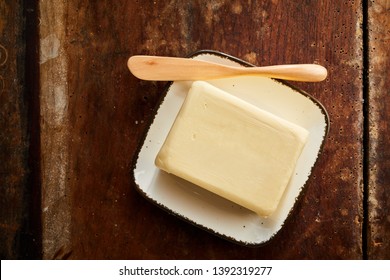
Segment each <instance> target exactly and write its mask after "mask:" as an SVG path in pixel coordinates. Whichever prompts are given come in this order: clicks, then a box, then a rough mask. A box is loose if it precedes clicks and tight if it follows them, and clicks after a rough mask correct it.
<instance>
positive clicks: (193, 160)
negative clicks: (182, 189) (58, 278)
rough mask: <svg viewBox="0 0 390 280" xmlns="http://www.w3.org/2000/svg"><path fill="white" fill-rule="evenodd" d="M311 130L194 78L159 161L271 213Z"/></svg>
mask: <svg viewBox="0 0 390 280" xmlns="http://www.w3.org/2000/svg"><path fill="white" fill-rule="evenodd" d="M308 134H309V133H308V131H307V130H306V129H304V128H302V127H300V126H298V125H296V124H293V123H291V122H288V121H286V120H284V119H282V118H280V117H277V116H275V115H273V114H271V113H269V112H267V111H264V110H261V109H259V108H258V107H256V106H254V105H252V104H250V103H248V102H246V101H244V100H242V99H240V98H238V97H235V96H233V95H231V94H229V93H227V92H225V91H223V90H221V89H219V88H216V87H214V86H212V85H211V84H209V83H207V82H203V81H196V82H194V83H193V84H192V87H191V89H190V90H189V92H188V95H187V97H186V99H185V101H184V103H183V105H182V107H181V109H180V111H179V113H178V115H177V117H176V119H175V122H174V124H173V125H172V127H171V129H170V131H169V133H168V136H167V138H166V139H165V142H164V143H163V145H162V147H161V149H160V151H159V153H158V154H157V157H156V160H155V164H156V166H157V167H158V168H160V169H162V170H164V171H166V172H168V173H171V174H174V175H176V176H178V177H181V178H183V179H185V180H187V181H190V182H192V183H194V184H196V185H198V186H200V187H202V188H205V189H207V190H209V191H211V192H213V193H215V194H217V195H219V196H222V197H224V198H226V199H228V200H230V201H233V202H235V203H237V204H239V205H241V206H242V207H245V208H247V209H250V210H252V211H254V212H256V213H257V214H258V215H260V216H264V217H267V216H269V215H271V214H272V213H273V212H274V211H275V210H276V209H277V207H278V204H279V202H280V199H281V197H282V195H283V192H284V191H285V189H286V186H287V185H288V183H289V180H290V178H291V176H292V174H293V172H294V170H295V166H296V162H297V160H298V158H299V156H300V154H301V151H302V149H303V147H304V145H305V143H306V140H307V138H308Z"/></svg>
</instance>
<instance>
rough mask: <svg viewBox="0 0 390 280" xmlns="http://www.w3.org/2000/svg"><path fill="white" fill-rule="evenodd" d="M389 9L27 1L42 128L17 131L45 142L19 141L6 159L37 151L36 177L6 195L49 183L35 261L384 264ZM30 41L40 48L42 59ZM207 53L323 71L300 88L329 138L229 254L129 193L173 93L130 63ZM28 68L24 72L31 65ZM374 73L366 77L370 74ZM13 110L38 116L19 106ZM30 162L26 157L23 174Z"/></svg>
mask: <svg viewBox="0 0 390 280" xmlns="http://www.w3.org/2000/svg"><path fill="white" fill-rule="evenodd" d="M3 2H4V3H6V4H7V1H3ZM3 2H2V3H3ZM8 2H9V1H8ZM387 2H388V1H375V3H374V2H368V4H366V3H364V4H363V3H362V1H301V3H294V2H292V1H284V0H283V1H282V0H279V1H277V0H274V1H250V0H248V1H222V0H221V1H201V0H198V1H175V0H172V1H148V0H145V1H127V0H118V1H81V0H70V1H67V2H64V1H60V0H55V1H43V0H42V1H38V2H36V4H35V6H34V5H32V4H30V5H31V7H29V9H30V10H29V11H30V12H31V14H30V15H27V17H34V16H35V17H38V15H39V21H40V24H39V27H37V28H38V29H37V30H36V32H37V36H38V37H39V43H38V41H35V40H34V36H31V37H28V36H27V38H26V40H27V44H26V45H28V46H29V48H27V51H26V53H27V59H30V60H31V59H32V60H33V61H34V59H35V60H36V61H35V62H37V63H39V64H37V65H38V67H37V68H38V69H39V71H38V72H39V75H35V76H31V75H26V77H28V78H27V81H29V82H30V83H34V79H35V80H37V81H39V83H38V85H39V88H38V87H37V89H36V90H35V91H34V92H32V93H31V95H32V96H33V97H32V98H30V99H29V101H28V104H32V105H31V107H32V109H31V110H30V112H32V113H31V114H30V115H29V116H30V117H32V118H34V116H35V118H37V116H38V120H39V124H40V125H39V126H38V127H35V126H34V122H33V125H30V127H34V128H36V129H34V130H32V129H30V130H29V128H28V127H29V126H19V127H18V128H16V129H15V131H13V132H12V134H13V135H16V133H20V130H21V131H22V132H23V131H24V133H25V134H26V135H30V134H32V135H33V137H32V140H34V139H36V136H34V135H35V134H34V133H33V131H37V130H38V131H39V142H37V141H32V142H27V143H24V144H19V143H17V142H15V141H9V142H4V143H2V147H1V148H2V151H3V150H4V151H5V150H6V149H12V150H14V149H16V148H17V149H20V147H22V148H23V147H24V149H27V148H25V147H26V145H27V146H28V145H30V146H31V147H30V148H29V149H27V150H22V151H21V152H20V158H18V159H17V162H19V163H20V162H21V163H24V164H25V165H24V168H30V169H31V170H32V174H35V176H31V178H30V177H28V178H27V179H25V181H27V182H25V181H22V182H17V183H11V182H10V181H7V180H5V181H4V184H3V183H2V185H4V187H3V186H2V193H3V189H4V190H11V191H12V190H15V191H16V190H20V191H22V192H23V191H25V189H26V188H27V186H36V185H37V184H38V183H39V187H40V188H39V189H38V188H36V187H34V188H33V194H35V195H36V194H39V197H40V201H39V202H40V207H39V209H36V208H38V207H36V208H35V209H34V210H36V211H39V213H41V216H39V217H40V219H37V218H36V217H35V216H34V217H32V218H34V219H32V222H31V223H30V224H32V225H35V226H36V227H38V228H39V229H38V230H35V231H33V234H34V236H35V237H36V238H37V239H39V240H40V242H41V243H39V242H38V244H40V247H41V248H40V250H39V252H38V253H35V255H34V256H36V257H42V258H45V259H52V258H70V259H362V258H372V259H375V258H388V257H389V254H388V251H389V250H388V249H389V246H390V245H389V244H390V243H389V241H388V239H389V238H388V234H389V233H388V232H389V230H390V225H389V218H388V216H389V214H388V210H387V208H388V206H389V204H390V203H389V201H388V199H387V197H388V196H389V195H388V194H387V193H386V185H387V183H388V182H389V179H390V178H389V175H388V174H387V173H386V172H387V170H388V168H387V167H389V157H388V150H389V144H388V143H389V141H387V138H386V137H388V136H387V133H386V131H388V128H389V126H388V124H387V120H388V117H389V113H388V112H389V110H388V109H386V106H387V105H386V102H383V101H384V99H386V98H387V99H388V97H387V95H388V94H387V93H388V86H389V85H388V83H389V79H388V78H387V76H388V75H387V74H386V70H387V69H388V68H389V59H388V56H385V55H384V54H386V45H387V44H386V42H387V41H388V40H389V34H388V29H389V28H388V27H389V23H388V21H387V19H388V13H389V8H390V7H388V6H389V4H388V3H387ZM8 5H10V4H8ZM13 5H15V6H14V7H18V5H21V4H20V3H18V4H13ZM378 5H379V6H378ZM24 8H25V7H24ZM21 9H22V8H19V11H20V10H21ZM32 11H35V12H32ZM386 16H387V17H386ZM1 17H2V18H3V14H2V15H1ZM14 20H15V19H14ZM16 20H17V19H16ZM3 21H4V20H3V19H2V21H1V22H3ZM31 22H33V20H31ZM20 26H23V22H20ZM37 26H38V25H37ZM0 27H1V25H0ZM367 27H369V28H367ZM366 28H367V30H366ZM30 32H34V29H32V30H30ZM6 34H8V33H6ZM11 34H14V33H10V34H8V35H6V36H8V37H10V36H13V35H11ZM2 40H3V39H2ZM20 42H21V43H20V44H21V46H23V41H20ZM0 43H1V44H3V42H0ZM29 43H35V45H39V48H40V52H39V54H40V55H39V59H37V56H36V55H34V49H33V48H32V47H31V45H30V44H29ZM33 45H34V44H33ZM31 48H32V49H31ZM201 49H212V50H217V51H221V52H224V53H228V54H230V55H233V56H236V57H238V58H241V59H243V60H246V61H248V62H250V63H253V64H256V65H271V64H282V63H318V64H321V65H324V66H325V67H327V68H328V70H329V76H328V78H327V79H326V81H324V82H320V83H297V82H295V83H293V84H294V85H296V86H299V87H300V88H302V89H303V90H305V91H307V92H308V93H310V94H311V95H313V96H314V97H316V98H317V99H318V100H319V101H320V102H322V103H323V104H324V106H325V107H326V109H327V111H328V113H329V117H330V121H331V126H330V132H329V135H328V137H327V139H326V143H325V146H324V150H323V153H322V154H321V157H320V159H319V162H318V164H317V165H316V166H315V168H314V170H313V176H312V177H311V178H310V179H309V182H308V184H307V188H306V191H305V193H304V195H303V197H302V199H301V200H299V201H298V202H297V207H296V209H295V210H294V213H293V215H292V216H291V217H290V218H289V219H288V220H287V222H286V224H285V226H284V227H283V229H282V230H281V232H280V234H278V235H277V236H276V237H275V238H274V239H273V240H272V241H270V242H269V243H268V244H266V245H264V246H262V247H257V248H248V247H243V246H240V245H236V244H232V243H230V242H228V241H225V240H222V239H220V238H218V237H216V236H213V235H211V234H210V233H208V232H205V231H203V230H201V229H198V228H195V227H193V226H192V225H190V224H188V223H186V222H184V221H182V220H179V219H178V218H176V217H174V216H172V215H170V214H168V213H166V212H164V211H162V210H161V209H159V208H158V207H156V206H154V205H152V204H151V203H149V202H148V201H146V200H145V199H144V198H143V197H141V196H140V195H139V194H138V193H137V192H136V190H135V188H134V183H133V182H132V181H131V178H132V177H131V175H130V172H131V168H132V158H133V156H134V155H135V152H136V147H137V145H139V142H140V140H141V139H142V135H143V133H144V131H145V129H146V128H147V127H146V126H147V123H148V122H149V121H150V120H151V118H153V110H154V108H155V106H157V105H158V100H159V96H160V94H161V92H162V91H163V89H164V87H165V85H166V83H164V82H146V81H140V80H138V79H136V78H135V77H133V76H132V75H131V74H130V73H129V71H128V69H127V67H126V61H127V59H128V57H130V56H131V55H135V54H153V55H169V56H187V55H188V54H190V53H192V52H194V51H197V50H201ZM28 50H30V51H28ZM22 52H23V49H22ZM14 57H15V56H14ZM378 57H382V59H378ZM26 65H27V66H26V68H27V69H30V68H34V67H35V65H36V64H34V63H33V62H30V64H29V63H27V64H26ZM368 66H369V67H370V68H369V70H370V71H367V69H365V68H364V67H368ZM0 67H3V66H0ZM29 67H30V68H29ZM0 70H1V71H3V70H2V69H1V68H0ZM1 73H2V75H3V76H4V74H3V72H1ZM22 76H23V75H22ZM17 77H19V76H17ZM23 77H25V76H23ZM32 88H34V87H32ZM21 91H23V89H21ZM2 94H3V92H2ZM2 96H3V95H2ZM2 98H3V97H2ZM364 99H365V100H364ZM363 101H365V102H363ZM37 104H38V105H37ZM34 108H35V109H34ZM37 108H38V109H39V110H38V112H39V113H38V112H37ZM15 114H16V115H17V116H19V117H21V118H22V119H24V120H25V121H26V119H28V118H27V115H26V113H25V112H24V110H19V111H16V112H15ZM2 116H3V113H2ZM3 125H4V126H5V127H7V126H6V125H8V124H6V123H4V124H3V123H2V126H3ZM20 127H21V128H20ZM35 133H36V132H35ZM2 135H3V134H2ZM4 135H5V134H4ZM23 145H24V146H23ZM25 155H27V158H30V161H27V162H25V160H26V157H24V156H25ZM37 155H39V162H38V163H37V162H35V161H34V159H36V158H38V157H37ZM29 162H30V163H29ZM3 166H6V164H4V163H2V164H1V167H2V168H3ZM37 166H38V167H37ZM17 171H18V168H16V167H12V168H11V169H10V171H7V172H8V173H5V174H6V175H7V174H16V177H17V178H19V177H18V176H17V175H18V173H17ZM2 177H4V178H7V177H6V176H2ZM2 179H3V178H2ZM31 180H32V181H33V182H30V181H31ZM4 193H6V192H4ZM3 196H4V197H5V200H4V201H5V202H6V204H4V205H7V206H1V209H2V211H3V209H6V208H10V206H13V207H11V208H12V209H13V211H14V212H13V213H26V212H27V213H30V212H29V211H26V210H20V209H27V208H28V207H30V208H31V206H32V205H35V204H34V203H36V200H34V199H32V200H31V199H30V200H27V201H25V200H23V197H22V195H20V194H19V195H17V197H16V200H17V201H18V203H20V205H17V204H12V202H11V201H9V200H8V201H6V199H9V198H8V196H7V195H3V194H2V197H3ZM2 199H3V198H2ZM26 204H27V206H26ZM23 205H24V206H23ZM23 207H27V208H23ZM23 211H24V212H23ZM3 213H5V214H4V215H3ZM3 216H4V218H3ZM1 217H2V221H1V223H2V228H1V230H2V231H3V232H5V233H6V235H5V236H6V238H8V239H9V238H11V237H14V238H16V240H18V238H19V242H20V240H21V237H19V236H17V235H16V234H15V232H16V231H15V230H14V231H12V232H11V233H9V232H6V230H7V229H8V228H7V227H8V226H9V225H10V222H12V221H10V220H9V219H8V218H7V217H10V214H9V213H6V212H2V215H1ZM7 219H8V220H7ZM14 221H15V222H16V223H17V224H18V225H19V224H21V223H22V222H20V219H16V220H15V219H14ZM24 223H25V222H24ZM9 242H10V240H6V239H4V240H3V239H2V244H1V247H2V248H10V249H2V254H3V255H4V256H5V257H7V258H23V257H24V256H23V255H22V254H21V253H20V252H21V251H20V248H19V247H9V246H10V245H9V244H10V243H9ZM3 244H4V245H3ZM7 246H8V247H7ZM35 247H36V246H35ZM31 248H32V249H31V250H33V248H34V246H32V247H31Z"/></svg>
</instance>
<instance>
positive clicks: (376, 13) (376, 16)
mask: <svg viewBox="0 0 390 280" xmlns="http://www.w3.org/2000/svg"><path fill="white" fill-rule="evenodd" d="M368 12H369V13H368V31H369V32H368V34H369V38H368V46H367V48H368V61H367V64H368V65H367V66H368V71H369V72H368V80H367V90H368V99H367V101H368V104H367V107H368V108H367V111H368V114H367V115H368V128H367V130H368V134H369V142H368V160H369V161H368V174H367V175H368V183H367V185H368V186H367V200H368V201H367V219H368V224H367V226H368V228H367V245H368V251H367V252H368V257H369V258H372V259H390V242H389V240H390V209H389V205H390V189H389V186H390V185H389V182H390V147H389V146H390V136H389V135H390V134H389V133H390V123H389V120H390V79H389V72H388V70H389V69H390V52H389V44H390V1H375V2H372V3H370V5H369V9H368Z"/></svg>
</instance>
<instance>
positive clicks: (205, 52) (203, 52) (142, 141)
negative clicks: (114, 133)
mask: <svg viewBox="0 0 390 280" xmlns="http://www.w3.org/2000/svg"><path fill="white" fill-rule="evenodd" d="M201 55H214V56H217V57H218V58H221V59H228V60H230V61H233V62H235V63H238V64H240V65H242V66H244V67H253V66H254V65H252V64H250V63H248V62H246V61H244V60H241V59H239V58H237V57H234V56H231V55H228V54H225V53H222V52H219V51H214V50H199V51H196V52H194V53H192V54H190V55H189V56H188V57H189V58H196V57H198V56H201ZM272 80H274V81H276V82H279V83H282V84H283V85H285V86H287V87H290V88H291V89H293V90H294V91H296V92H297V93H300V94H301V95H303V96H304V97H307V98H309V99H310V101H311V102H313V103H314V104H315V105H316V106H317V107H318V108H319V109H320V111H321V112H322V115H323V116H324V118H325V131H324V135H323V137H322V141H321V145H320V148H319V151H318V154H317V157H316V159H315V161H314V163H313V165H312V166H311V169H310V171H309V173H308V178H307V179H306V181H305V183H304V184H303V185H302V187H301V188H300V191H299V194H298V196H297V197H296V198H295V202H294V204H293V206H292V207H291V208H290V210H289V212H288V214H287V216H286V218H285V219H284V221H283V222H282V224H281V226H280V228H279V229H278V230H277V231H276V232H275V233H273V234H272V235H271V236H270V237H269V238H268V239H267V240H264V241H261V242H257V243H252V242H243V241H240V240H237V239H235V238H233V237H232V236H229V235H226V234H224V233H221V232H217V231H215V230H213V229H210V228H208V227H206V226H204V225H202V224H200V223H197V222H196V221H194V220H192V219H190V218H189V217H186V216H185V215H183V214H181V213H177V212H175V211H173V210H172V209H170V208H169V207H168V206H167V205H165V204H163V203H160V202H159V201H157V200H155V199H154V198H152V197H150V196H149V195H148V194H147V193H146V192H145V191H144V189H143V188H142V187H141V186H140V185H138V184H137V180H136V176H135V170H136V167H137V162H138V160H139V155H140V152H141V149H142V148H143V146H144V145H145V144H146V143H145V140H146V138H147V136H148V133H149V130H150V128H151V126H152V124H153V123H154V121H155V117H156V115H157V113H158V111H159V108H160V106H161V105H162V103H163V102H164V99H165V97H166V95H167V93H168V92H169V91H170V89H171V87H172V85H173V84H174V82H169V83H168V84H167V86H166V88H165V90H164V91H163V94H162V95H161V98H160V100H159V101H158V103H157V106H156V108H155V109H154V117H153V118H152V119H150V120H149V121H148V123H146V126H145V131H144V132H143V133H142V138H141V139H140V141H139V145H138V146H137V149H136V152H135V154H134V157H133V159H132V170H131V177H132V181H133V182H134V185H135V189H136V190H137V191H138V192H139V193H140V194H141V195H142V196H143V197H144V198H145V199H146V200H147V201H149V202H152V203H153V204H155V205H156V206H158V207H160V208H161V209H163V210H165V211H167V212H168V213H170V214H172V215H174V216H176V217H179V218H180V219H182V220H184V221H186V222H188V223H190V224H192V225H194V226H196V227H198V228H201V229H203V230H206V231H207V232H210V233H212V234H214V235H216V236H218V237H221V238H223V239H226V240H228V241H230V242H233V243H236V244H239V245H243V246H247V247H258V246H262V245H265V244H267V243H268V242H269V241H271V240H272V239H274V238H275V236H277V235H278V233H279V232H280V230H281V229H282V228H283V226H284V224H285V223H286V221H287V220H288V219H289V218H290V216H291V215H292V213H293V212H294V209H295V207H296V204H297V201H298V200H300V199H301V197H302V196H303V194H304V192H305V190H306V184H307V181H308V180H309V178H310V176H311V173H312V170H313V168H314V167H315V165H316V164H317V162H318V158H319V156H320V155H321V153H322V151H323V146H324V143H325V140H326V137H327V135H328V132H329V129H330V121H329V115H328V113H327V111H326V109H325V107H324V106H323V105H322V104H321V102H319V101H318V100H317V99H316V98H314V97H313V96H311V95H310V94H308V93H307V92H305V91H303V90H301V89H299V88H297V87H295V86H293V85H291V84H289V83H288V82H286V81H283V80H278V79H272ZM153 160H154V159H153Z"/></svg>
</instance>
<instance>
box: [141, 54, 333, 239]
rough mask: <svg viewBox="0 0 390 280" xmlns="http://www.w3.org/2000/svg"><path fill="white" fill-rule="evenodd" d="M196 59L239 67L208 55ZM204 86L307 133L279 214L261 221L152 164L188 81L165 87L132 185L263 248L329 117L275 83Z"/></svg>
mask: <svg viewBox="0 0 390 280" xmlns="http://www.w3.org/2000/svg"><path fill="white" fill-rule="evenodd" d="M194 59H200V60H207V61H213V62H218V63H224V64H228V65H238V64H237V63H236V62H234V61H233V60H229V59H226V58H222V57H220V56H217V55H213V54H206V53H204V54H200V55H197V56H196V57H195V58H194ZM208 82H209V83H211V84H213V85H214V86H216V87H219V88H221V89H223V90H225V91H227V92H229V93H231V94H233V95H236V96H237V97H239V98H242V99H244V100H246V101H248V102H250V103H252V104H254V105H256V106H258V107H259V108H262V109H264V110H267V111H269V112H271V113H273V114H275V115H277V116H280V117H282V118H284V119H286V120H289V121H291V122H293V123H296V124H298V125H300V126H302V127H304V128H306V129H307V130H308V131H309V133H310V134H309V138H308V142H307V144H306V146H305V147H304V149H303V151H302V154H301V156H300V158H299V160H298V163H297V166H296V170H295V172H294V174H293V177H292V178H291V180H290V183H289V185H288V186H287V189H286V191H285V193H284V196H283V198H282V200H281V202H280V205H279V208H278V209H277V211H276V212H275V213H274V214H273V215H272V216H270V217H268V218H262V217H259V216H257V215H256V214H255V213H253V212H251V211H249V210H246V209H244V208H242V207H240V206H238V205H236V204H234V203H231V202H229V201H227V200H225V199H223V198H220V197H217V196H216V195H215V194H213V193H210V192H208V191H206V190H204V189H202V188H200V187H198V186H195V185H193V184H191V183H189V182H187V181H185V180H182V179H180V178H178V177H175V176H173V175H170V174H167V173H165V172H162V171H160V170H159V169H158V168H157V167H156V166H155V165H154V160H155V157H156V155H157V153H158V151H159V149H160V147H161V145H162V144H163V142H164V140H165V138H166V136H167V134H168V132H169V129H170V127H171V126H172V124H173V122H174V120H175V117H176V115H177V113H178V111H179V109H180V107H181V104H182V103H183V101H184V98H185V96H186V93H187V92H188V90H189V88H190V86H191V82H174V83H173V84H172V85H171V87H170V88H169V90H168V93H167V95H166V97H165V99H164V101H163V102H162V104H161V106H160V108H159V110H158V112H157V115H156V116H155V119H154V121H153V123H152V125H151V127H150V128H149V131H148V133H147V136H146V139H145V142H144V143H143V145H142V148H141V150H140V153H139V155H138V160H137V163H136V167H135V169H134V177H135V183H136V184H137V185H138V186H139V188H140V190H141V191H142V192H144V193H145V195H146V196H147V197H148V198H150V199H151V200H153V201H154V202H156V203H158V204H160V205H162V206H164V207H165V208H167V209H168V210H171V211H172V212H174V213H175V214H178V215H180V216H182V217H184V218H186V219H187V220H189V221H191V222H193V223H195V224H197V225H199V226H201V227H204V228H206V229H208V230H212V231H214V232H215V233H217V234H219V235H223V236H225V237H228V238H230V239H233V240H235V241H237V242H240V243H245V244H251V245H257V244H262V243H264V242H266V241H268V240H269V239H270V238H271V237H272V236H273V235H275V234H276V233H277V232H278V231H279V230H280V229H281V227H282V226H283V223H284V221H285V219H286V218H287V216H288V214H289V212H290V211H291V209H292V208H293V206H294V204H295V202H296V199H297V197H298V196H299V194H300V192H301V191H302V188H303V186H304V184H305V182H306V181H307V179H308V178H309V175H310V172H311V168H312V167H313V165H314V163H315V161H316V160H317V157H318V154H319V151H320V148H321V145H322V142H323V141H324V138H325V135H326V130H327V125H328V124H327V118H326V116H325V114H324V112H323V110H321V108H320V107H319V106H318V105H317V104H316V103H314V102H313V101H312V100H311V99H310V98H308V97H306V96H305V95H303V94H301V93H299V92H298V91H296V90H294V89H292V88H290V87H288V86H286V85H284V84H282V83H280V82H278V81H275V80H273V79H269V78H262V77H235V78H229V79H220V80H212V81H208Z"/></svg>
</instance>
